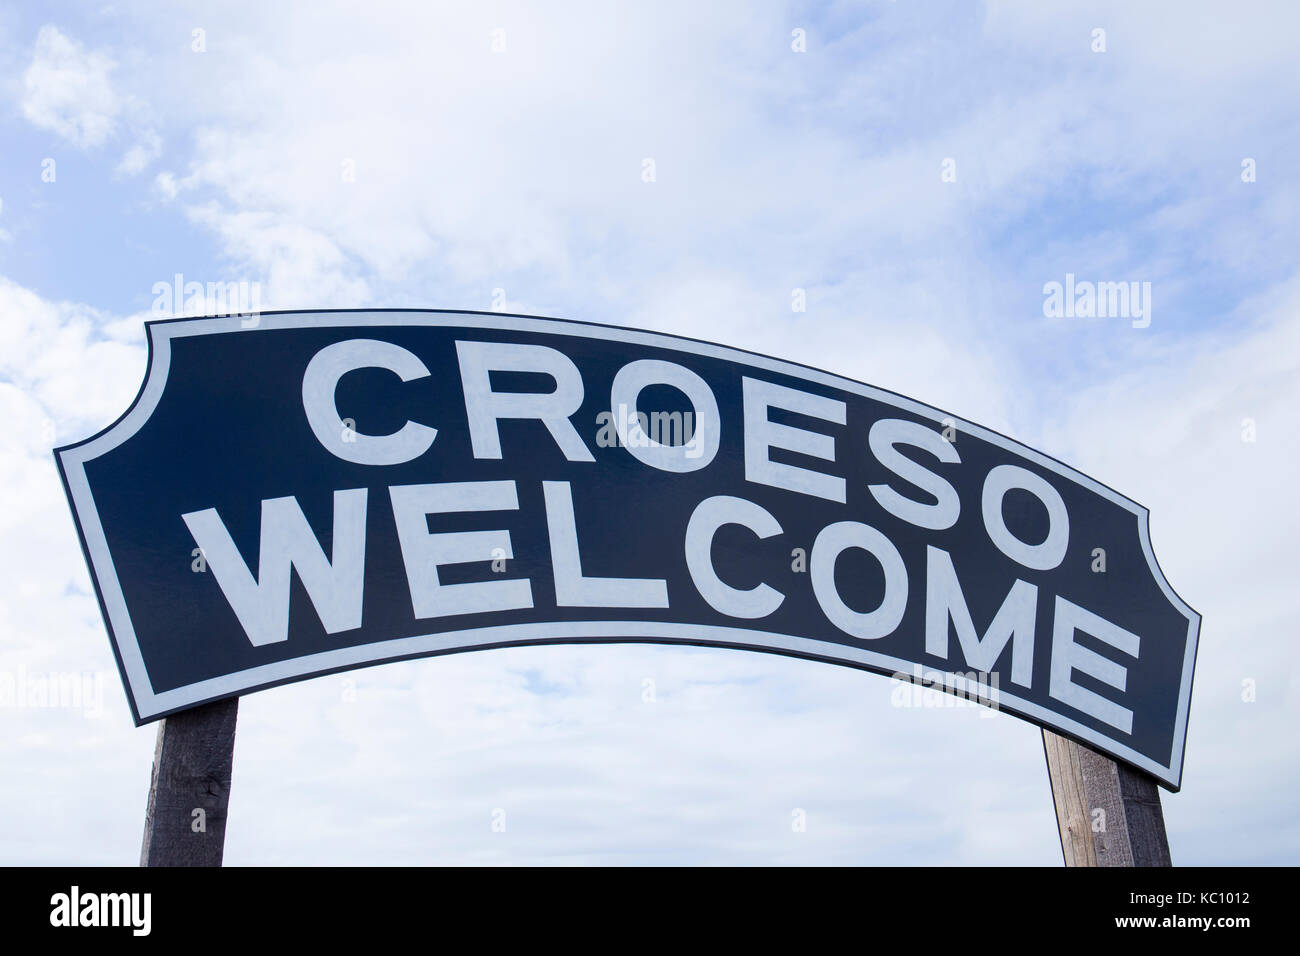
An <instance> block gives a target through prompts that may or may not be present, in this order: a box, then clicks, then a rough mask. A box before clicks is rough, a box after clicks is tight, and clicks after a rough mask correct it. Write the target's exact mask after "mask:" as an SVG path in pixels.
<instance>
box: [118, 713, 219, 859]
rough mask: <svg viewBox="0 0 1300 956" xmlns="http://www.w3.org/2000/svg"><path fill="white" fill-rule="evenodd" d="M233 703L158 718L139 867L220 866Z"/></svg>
mask: <svg viewBox="0 0 1300 956" xmlns="http://www.w3.org/2000/svg"><path fill="white" fill-rule="evenodd" d="M238 714H239V698H238V697H231V698H230V699H228V700H219V701H216V702H214V703H211V704H204V705H203V706H202V707H195V708H193V709H192V710H185V711H181V712H180V713H179V714H172V716H170V717H165V718H163V720H162V722H161V723H160V724H159V725H158V743H157V746H156V747H155V748H154V755H153V779H152V781H151V783H150V786H149V807H148V809H147V810H146V811H145V817H144V846H143V847H142V848H141V850H140V865H141V866H220V865H221V857H222V854H223V852H224V851H225V844H226V812H227V809H228V808H229V805H230V770H231V765H232V764H233V762H234V758H235V719H236V717H237V716H238Z"/></svg>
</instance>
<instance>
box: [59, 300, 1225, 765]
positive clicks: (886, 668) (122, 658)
mask: <svg viewBox="0 0 1300 956" xmlns="http://www.w3.org/2000/svg"><path fill="white" fill-rule="evenodd" d="M242 322H243V320H242V318H241V317H240V316H238V315H233V316H228V317H222V318H197V319H166V320H162V321H156V322H149V323H146V329H147V331H148V336H149V353H150V361H149V368H148V370H147V372H146V373H145V381H144V384H143V386H142V387H141V389H140V393H139V395H137V396H136V400H135V402H134V403H133V404H132V406H131V407H130V408H129V409H128V410H127V411H126V413H125V414H124V415H123V416H122V417H121V418H120V419H118V420H117V421H116V422H114V423H113V424H112V425H110V426H109V427H108V428H106V429H104V430H103V431H102V432H100V433H99V434H97V435H94V436H92V437H90V438H88V439H86V440H84V441H82V442H79V443H77V444H75V445H68V446H65V447H63V448H58V449H55V455H56V457H57V460H58V462H59V466H60V469H61V470H62V472H63V476H64V481H65V482H66V484H67V487H68V494H69V496H70V497H71V499H72V502H73V508H74V510H75V512H76V514H75V517H76V519H77V524H78V527H79V530H80V532H81V535H82V541H83V546H84V547H85V550H86V555H87V558H88V559H89V561H90V564H91V568H92V570H93V573H94V577H95V583H96V587H97V589H98V591H99V595H100V601H101V603H102V605H103V609H104V613H105V615H106V616H107V618H108V625H109V630H110V632H111V635H110V636H111V637H112V638H113V642H114V644H115V645H116V648H117V653H118V659H119V662H120V664H121V667H122V671H123V673H124V675H125V676H126V680H127V683H128V685H129V687H130V691H131V697H132V698H133V707H134V709H135V711H136V723H137V724H140V723H143V722H145V721H147V720H150V719H152V718H156V717H159V716H161V715H163V714H167V713H172V712H174V711H177V710H182V709H184V708H186V707H191V706H194V705H197V704H200V703H203V702H206V701H210V700H216V699H219V698H222V697H229V696H231V695H234V694H238V693H240V692H243V691H247V690H251V689H253V688H260V687H265V686H267V685H270V684H277V683H284V682H286V681H290V680H294V679H295V678H304V677H307V676H310V675H317V674H321V673H325V672H328V671H331V670H342V669H346V668H354V667H359V666H363V665H367V664H379V663H384V662H386V661H393V660H399V659H403V658H410V657H419V656H427V655H432V654H439V653H448V652H452V651H459V650H482V649H487V648H491V647H501V646H509V645H516V644H523V643H540V642H557V641H565V642H571V643H576V642H584V641H585V642H590V643H600V642H601V641H611V640H612V641H622V642H633V641H635V640H636V639H638V638H640V639H642V640H648V641H659V642H667V643H688V644H706V645H715V646H722V647H740V648H744V649H751V650H767V651H771V652H774V653H780V654H787V655H792V656H796V657H805V658H816V659H820V660H826V661H832V662H841V663H845V664H850V665H858V666H862V667H867V668H870V669H873V670H878V671H882V672H892V673H899V672H908V671H910V669H911V668H912V667H913V666H914V664H915V662H914V661H905V660H902V659H901V658H895V657H890V656H888V655H886V654H878V653H875V652H873V651H867V650H862V649H859V648H854V647H850V646H848V645H843V644H835V643H830V642H826V641H817V640H811V639H809V638H804V637H797V636H795V635H789V634H773V633H771V632H770V631H756V630H749V629H747V628H743V627H718V626H709V625H694V624H673V623H670V622H657V621H549V622H542V623H534V624H511V625H497V626H492V627H482V628H474V629H470V630H461V631H444V632H442V633H440V634H427V635H424V636H421V637H407V638H398V639H394V640H388V641H381V642H379V643H375V644H363V645H359V646H355V647H346V648H340V649H338V650H336V651H325V652H322V653H319V654H310V655H307V656H306V657H297V658H294V659H292V660H287V661H278V662H276V663H273V664H265V665H262V666H259V667H252V668H249V669H247V670H243V671H239V672H237V673H234V674H228V675H226V676H224V677H218V678H213V679H211V680H206V681H200V682H198V683H196V684H189V685H187V686H185V687H180V688H177V689H175V690H170V691H164V692H162V693H155V692H154V689H153V685H152V684H151V682H150V681H149V675H148V673H147V672H146V670H145V666H144V658H143V656H142V655H141V653H140V644H139V640H138V639H137V637H136V634H135V628H134V626H133V625H132V623H131V616H130V614H129V613H128V612H127V608H126V599H125V598H124V596H123V594H122V587H121V584H120V583H119V582H118V579H117V570H116V568H115V567H114V565H113V558H112V556H111V555H110V554H109V550H108V542H107V540H106V539H105V536H104V528H103V526H102V525H101V523H100V520H99V512H98V510H97V508H96V507H95V500H94V497H93V496H92V495H91V492H90V484H89V482H88V481H87V480H86V471H85V465H86V463H87V462H89V461H93V460H94V459H96V458H98V457H100V456H101V455H104V454H107V453H108V452H110V451H112V450H113V449H114V448H116V447H118V446H119V445H121V444H122V443H124V442H125V441H127V440H128V439H129V438H130V437H131V436H132V435H134V434H135V433H136V432H137V431H139V430H140V428H141V427H142V426H143V425H144V424H145V422H147V421H148V420H149V418H150V417H151V416H152V415H153V412H154V409H155V408H157V406H158V402H159V401H160V400H161V398H162V394H163V391H164V389H165V387H166V384H167V373H168V370H169V368H170V366H171V340H172V339H175V338H184V337H188V336H194V335H215V334H219V333H225V332H240V333H242V334H244V335H254V334H256V333H258V332H261V331H275V330H280V329H299V328H340V327H357V328H374V327H376V326H393V327H411V326H433V327H448V326H450V327H456V328H467V329H487V330H493V331H501V332H537V333H543V334H547V333H549V334H560V335H571V336H581V337H586V338H594V339H605V340H607V341H614V342H627V343H630V344H633V345H643V346H651V347H655V348H664V349H671V350H674V351H677V352H690V353H694V354H696V355H704V356H708V357H710V358H716V359H721V360H723V361H727V362H733V363H739V364H743V365H747V366H749V367H751V368H756V369H766V370H767V371H770V372H776V373H779V374H782V375H789V376H793V377H795V378H801V379H803V380H805V381H808V382H815V383H817V384H819V385H824V386H826V387H828V388H835V389H840V390H842V391H846V392H852V393H854V394H857V395H861V396H863V397H865V398H869V399H873V400H875V401H878V402H883V403H885V404H887V405H892V406H894V407H895V408H900V409H903V410H905V411H908V412H911V413H912V414H914V415H919V416H921V417H923V418H930V419H933V420H934V421H935V422H936V423H939V424H943V422H944V420H945V419H950V420H952V421H954V422H956V423H957V426H958V428H959V429H960V430H961V431H963V432H965V433H966V434H969V435H974V436H976V437H978V438H980V439H982V440H984V441H986V442H989V443H991V444H993V445H997V446H999V447H1001V448H1004V449H1006V450H1007V451H1010V452H1012V453H1014V454H1015V455H1018V456H1019V457H1021V458H1025V459H1028V460H1029V461H1032V462H1034V463H1035V464H1037V465H1039V466H1041V467H1043V468H1046V469H1048V470H1049V471H1052V472H1055V473H1056V474H1058V475H1060V476H1061V477H1063V478H1067V479H1069V480H1070V481H1073V482H1075V483H1076V484H1078V485H1081V486H1083V487H1084V488H1086V489H1088V490H1089V491H1091V492H1093V493H1094V494H1097V495H1100V496H1101V497H1103V498H1106V499H1107V500H1109V501H1112V502H1114V503H1115V504H1117V505H1119V506H1120V507H1122V508H1124V509H1126V510H1128V511H1131V512H1132V513H1133V514H1134V515H1135V516H1136V518H1137V521H1138V537H1139V539H1140V541H1141V543H1142V553H1143V554H1144V555H1145V556H1146V560H1147V566H1148V568H1149V569H1150V571H1151V574H1152V576H1153V577H1154V578H1155V580H1156V581H1157V582H1158V583H1159V585H1160V589H1161V590H1162V591H1163V592H1164V595H1165V597H1166V598H1167V599H1168V600H1169V603H1170V604H1172V605H1173V606H1174V607H1175V608H1177V609H1178V610H1179V611H1180V612H1181V613H1182V614H1183V615H1184V616H1185V617H1186V618H1187V622H1188V624H1187V647H1186V651H1185V655H1184V660H1183V678H1182V684H1181V687H1180V689H1179V695H1178V713H1177V719H1176V723H1175V726H1174V739H1173V746H1172V747H1171V751H1170V761H1169V764H1168V765H1167V766H1166V765H1163V764H1161V763H1159V762H1158V761H1155V760H1152V759H1151V758H1150V757H1147V756H1145V755H1144V754H1141V753H1138V752H1137V751H1136V750H1133V749H1132V748H1130V747H1125V746H1124V745H1122V744H1119V743H1116V742H1115V741H1113V740H1111V739H1110V738H1108V737H1105V736H1103V735H1102V734H1100V733H1098V732H1097V731H1095V730H1093V729H1092V728H1090V727H1088V726H1086V725H1084V724H1081V723H1079V722H1077V721H1074V720H1071V719H1070V718H1068V717H1064V716H1062V715H1060V714H1057V713H1055V712H1053V711H1050V710H1047V709H1046V708H1044V707H1041V706H1040V705H1038V704H1034V703H1032V702H1030V701H1027V700H1022V699H1020V698H1019V697H1017V696H1015V695H1014V694H1012V693H1009V692H1007V691H999V693H998V702H999V706H1001V705H1002V704H1006V705H1008V706H1007V708H1006V709H1007V710H1010V711H1013V712H1015V713H1017V714H1020V715H1022V716H1024V717H1026V718H1028V719H1029V720H1032V721H1034V722H1036V723H1038V724H1040V725H1045V726H1047V727H1050V728H1052V729H1054V730H1059V731H1061V732H1063V733H1065V734H1068V735H1069V736H1072V737H1075V738H1077V739H1079V740H1082V741H1084V742H1086V743H1088V744H1091V745H1093V746H1095V747H1096V748H1097V749H1098V750H1101V751H1103V752H1105V753H1109V754H1112V755H1114V756H1117V757H1119V758H1120V759H1123V760H1124V761H1126V762H1127V763H1130V764H1133V765H1134V766H1136V767H1140V768H1141V769H1143V770H1145V771H1146V772H1147V773H1149V774H1151V775H1152V776H1154V777H1156V778H1157V779H1159V780H1160V781H1162V782H1163V783H1165V784H1166V785H1167V786H1169V787H1171V788H1172V789H1174V790H1177V789H1178V788H1179V786H1180V785H1181V778H1182V764H1183V753H1184V748H1185V746H1186V738H1187V715H1188V711H1189V709H1190V706H1191V694H1192V671H1193V668H1194V665H1195V662H1196V645H1197V639H1198V636H1199V633H1200V625H1201V616H1200V614H1198V613H1197V612H1196V611H1194V610H1192V609H1191V608H1190V607H1189V606H1188V605H1187V603H1186V602H1185V601H1183V599H1182V598H1180V597H1179V596H1178V594H1177V593H1176V592H1175V591H1174V589H1173V588H1172V587H1171V586H1170V584H1169V582H1168V581H1166V580H1165V576H1164V574H1163V572H1161V570H1160V565H1159V563H1158V562H1157V561H1156V558H1155V554H1154V552H1153V551H1152V549H1151V538H1150V531H1149V524H1148V518H1149V513H1148V511H1147V509H1146V508H1144V507H1142V505H1139V504H1138V503H1137V502H1135V501H1130V500H1129V499H1128V498H1125V497H1124V496H1123V495H1121V494H1119V493H1118V492H1116V491H1115V490H1113V489H1111V488H1108V487H1107V486H1106V485H1103V484H1102V483H1101V482H1099V481H1096V480H1094V479H1092V478H1089V477H1088V476H1087V475H1084V474H1081V473H1079V472H1077V471H1075V470H1074V469H1072V468H1070V467H1069V466H1067V465H1065V464H1063V463H1061V462H1059V461H1057V460H1056V459H1055V458H1052V457H1051V456H1049V455H1045V454H1043V453H1042V452H1038V451H1035V450H1034V449H1032V448H1028V447H1026V446H1024V445H1021V444H1020V443H1019V442H1016V441H1013V440H1012V439H1010V438H1007V437H1006V436H1005V435H1001V434H999V433H998V432H995V431H991V430H989V429H987V428H982V427H980V426H979V425H975V424H972V423H969V422H965V421H962V420H961V419H959V418H956V417H955V416H952V415H949V414H947V413H946V412H942V411H940V410H938V409H935V408H931V407H930V406H928V405H924V404H922V403H920V402H917V401H914V400H912V399H910V398H906V397H905V396H902V395H898V394H895V393H894V392H890V391H887V390H885V389H880V388H876V387H874V386H871V385H864V384H863V383H861V382H855V381H853V380H852V379H847V378H843V377H841V376H839V375H832V374H831V373H829V372H823V371H820V370H818V369H814V368H809V367H807V366H803V365H797V364H794V363H792V362H785V361H782V360H781V359H775V358H770V357H768V356H765V355H759V354H756V353H753V352H746V351H743V350H741V349H735V348H731V347H729V346H725V345H715V344H713V343H710V342H701V341H698V340H695V339H686V338H680V337H678V336H673V335H665V334H663V333H660V332H645V331H640V330H637V329H625V328H620V327H618V326H608V325H596V324H592V323H586V322H574V321H569V320H566V319H547V318H538V317H535V316H522V315H511V314H506V313H484V312H454V311H438V310H432V311H420V310H393V311H370V310H363V311H356V312H349V311H322V312H263V313H261V315H260V320H259V322H258V324H257V325H256V326H255V327H253V328H245V327H244V326H243V324H242Z"/></svg>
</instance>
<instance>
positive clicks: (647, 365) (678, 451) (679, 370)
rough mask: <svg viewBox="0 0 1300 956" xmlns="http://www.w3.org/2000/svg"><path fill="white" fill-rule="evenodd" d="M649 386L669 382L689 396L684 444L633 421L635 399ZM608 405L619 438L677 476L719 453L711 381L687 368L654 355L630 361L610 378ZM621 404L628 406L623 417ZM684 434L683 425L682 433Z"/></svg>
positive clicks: (648, 462) (718, 424)
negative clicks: (689, 429)
mask: <svg viewBox="0 0 1300 956" xmlns="http://www.w3.org/2000/svg"><path fill="white" fill-rule="evenodd" d="M650 385H671V386H672V387H673V388H675V389H677V390H679V391H680V392H682V393H683V394H684V395H685V396H686V397H687V398H688V399H690V402H691V407H692V408H694V409H695V412H694V420H695V429H694V432H693V434H692V436H691V440H690V441H689V442H687V443H686V444H684V445H663V444H660V443H659V442H657V441H655V440H654V439H652V438H651V437H650V436H649V435H647V434H646V433H645V429H643V428H642V427H641V423H640V421H638V420H637V399H638V398H640V396H641V391H642V389H644V388H646V387H647V386H650ZM609 404H610V411H611V413H612V414H613V416H614V427H615V428H616V429H617V430H618V437H619V440H620V441H621V442H622V443H623V446H624V447H625V448H626V449H627V450H628V451H629V452H631V453H632V455H633V457H635V458H636V459H637V460H638V461H640V462H641V463H642V464H645V465H649V466H650V467H652V468H658V469H659V470H660V471H672V472H677V473H679V474H681V473H685V472H688V471H698V470H699V469H701V468H703V467H704V466H705V465H707V464H708V463H709V462H711V461H713V456H714V455H716V454H717V453H718V443H719V440H720V438H721V431H722V428H721V421H722V420H721V417H720V416H719V415H718V402H717V399H716V398H714V396H713V389H711V388H709V383H708V382H706V381H704V379H702V378H700V377H699V376H698V375H696V374H695V373H694V372H692V371H691V370H690V369H688V368H683V367H682V366H680V365H676V364H674V363H672V362H660V361H657V360H655V359H639V360H638V361H635V362H629V363H628V364H627V365H624V366H623V367H622V368H621V369H619V370H618V374H617V375H615V376H614V384H613V385H612V386H611V387H610V390H609ZM625 408H626V409H630V412H629V413H628V414H627V415H626V416H624V415H623V414H622V410H623V409H625ZM685 433H686V430H685V428H683V429H682V434H683V436H685ZM697 449H698V450H697Z"/></svg>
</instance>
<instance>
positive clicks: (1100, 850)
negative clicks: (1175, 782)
mask: <svg viewBox="0 0 1300 956" xmlns="http://www.w3.org/2000/svg"><path fill="white" fill-rule="evenodd" d="M1043 751H1044V753H1045V754H1046V756H1047V776H1048V779H1049V780H1050V782H1051V785H1052V801H1053V803H1055V805H1056V824H1057V827H1058V828H1059V829H1060V831H1061V852H1062V853H1063V854H1064V856H1065V865H1066V866H1172V865H1173V863H1172V861H1171V859H1170V856H1169V838H1168V836H1167V835H1166V834H1165V818H1164V813H1163V812H1162V811H1161V808H1160V788H1159V787H1158V786H1157V785H1156V781H1155V778H1154V777H1152V776H1150V775H1149V774H1145V773H1142V772H1141V771H1138V770H1134V769H1133V768H1131V767H1129V766H1128V765H1127V764H1122V763H1116V762H1115V761H1114V760H1111V759H1110V758H1109V757H1105V756H1103V755H1102V754H1099V753H1097V752H1096V751H1095V750H1091V749H1090V748H1088V747H1085V746H1083V745H1082V744H1078V743H1075V742H1074V741H1073V740H1070V739H1069V738H1067V737H1061V736H1059V735H1057V734H1054V733H1052V732H1051V731H1050V730H1047V729H1046V728H1044V729H1043Z"/></svg>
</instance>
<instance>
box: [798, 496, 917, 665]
mask: <svg viewBox="0 0 1300 956" xmlns="http://www.w3.org/2000/svg"><path fill="white" fill-rule="evenodd" d="M849 548H861V549H862V550H863V551H869V552H871V555H872V557H874V558H875V559H876V560H877V561H879V562H880V567H881V568H882V569H883V570H884V572H885V597H884V599H883V600H882V601H881V602H880V606H879V607H878V608H876V609H875V610H874V611H866V612H861V611H855V610H853V608H851V607H849V606H848V605H847V604H845V603H844V600H843V598H841V597H840V594H839V591H837V590H836V589H835V562H836V561H837V560H838V559H839V556H840V555H841V554H842V553H843V552H845V551H847V550H848V549H849ZM808 573H809V576H810V577H811V578H812V586H813V594H814V595H816V597H817V604H818V605H819V606H820V607H821V609H822V613H824V614H825V615H826V617H827V619H828V620H829V621H830V622H831V623H832V624H834V625H835V626H836V627H838V628H839V629H840V630H841V631H843V632H844V633H845V634H848V635H849V636H850V637H856V638H860V639H862V640H864V641H874V640H876V639H877V638H881V637H886V636H887V635H889V634H892V633H893V632H894V630H895V629H896V628H897V627H898V625H899V623H900V622H901V621H902V620H903V612H904V611H905V610H906V609H907V568H906V567H905V566H904V565H903V556H902V555H900V554H899V553H898V549H897V548H896V547H894V543H893V542H892V541H890V540H889V539H888V538H886V537H885V536H884V535H883V534H881V533H880V532H879V531H877V530H876V529H875V528H873V527H871V526H870V525H865V524H862V523H861V522H858V521H839V522H836V523H835V524H829V525H827V526H826V527H825V528H822V530H821V533H820V534H818V535H817V540H815V541H814V542H813V548H812V556H811V558H810V559H809V561H808Z"/></svg>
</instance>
